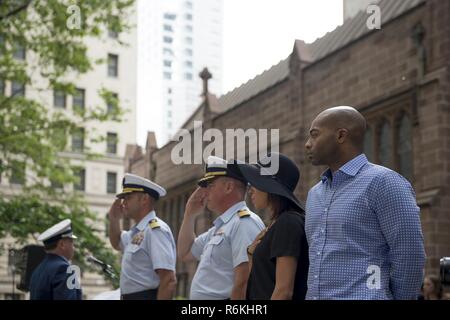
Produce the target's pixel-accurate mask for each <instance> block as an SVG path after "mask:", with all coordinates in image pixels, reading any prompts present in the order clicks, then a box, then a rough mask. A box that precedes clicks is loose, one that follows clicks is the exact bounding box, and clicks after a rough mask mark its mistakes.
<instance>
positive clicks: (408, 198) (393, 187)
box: [305, 154, 425, 300]
mask: <svg viewBox="0 0 450 320" xmlns="http://www.w3.org/2000/svg"><path fill="white" fill-rule="evenodd" d="M305 229H306V236H307V239H308V243H309V260H310V267H309V274H308V293H307V299H314V300H316V299H416V298H417V295H418V293H419V290H420V286H421V284H422V278H423V268H424V264H425V251H424V244H423V235H422V230H421V224H420V217H419V208H418V207H417V205H416V200H415V194H414V191H413V189H412V187H411V185H410V184H409V182H408V181H407V180H406V179H405V178H403V177H402V176H401V175H399V174H398V173H396V172H394V171H392V170H389V169H387V168H385V167H382V166H378V165H374V164H372V163H369V162H368V161H367V158H366V156H365V155H364V154H361V155H359V156H357V157H356V158H354V159H352V160H351V161H349V162H347V163H346V164H345V165H344V166H342V167H341V168H340V169H339V170H338V171H336V172H335V173H332V172H331V171H330V170H329V169H328V170H327V171H325V172H324V174H323V175H322V180H321V181H320V182H319V183H318V184H316V185H315V186H314V187H313V188H312V189H311V190H310V191H309V194H308V200H307V203H306V226H305Z"/></svg>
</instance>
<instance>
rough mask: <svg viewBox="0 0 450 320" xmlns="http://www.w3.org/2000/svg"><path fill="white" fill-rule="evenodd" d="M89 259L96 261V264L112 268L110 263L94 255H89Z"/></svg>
mask: <svg viewBox="0 0 450 320" xmlns="http://www.w3.org/2000/svg"><path fill="white" fill-rule="evenodd" d="M87 261H89V262H93V263H95V264H98V265H99V266H102V267H103V268H108V269H109V268H111V266H110V265H109V264H106V263H104V262H103V261H101V260H98V259H97V258H96V257H94V256H88V257H87Z"/></svg>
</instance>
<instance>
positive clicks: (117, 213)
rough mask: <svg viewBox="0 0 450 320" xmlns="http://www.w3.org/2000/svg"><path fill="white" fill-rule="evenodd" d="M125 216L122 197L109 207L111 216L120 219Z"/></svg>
mask: <svg viewBox="0 0 450 320" xmlns="http://www.w3.org/2000/svg"><path fill="white" fill-rule="evenodd" d="M122 217H123V204H122V200H121V199H116V200H115V201H114V202H113V204H112V206H111V208H110V209H109V218H110V219H115V220H119V219H121V218H122Z"/></svg>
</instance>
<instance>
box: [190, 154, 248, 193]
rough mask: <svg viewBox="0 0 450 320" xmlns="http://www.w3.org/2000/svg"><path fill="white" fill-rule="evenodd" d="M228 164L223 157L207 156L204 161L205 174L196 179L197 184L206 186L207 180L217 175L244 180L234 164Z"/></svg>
mask: <svg viewBox="0 0 450 320" xmlns="http://www.w3.org/2000/svg"><path fill="white" fill-rule="evenodd" d="M230 164H231V163H230ZM230 164H229V163H228V161H226V160H225V159H222V158H219V157H216V156H209V157H208V160H207V162H206V169H205V175H204V176H203V177H202V178H201V179H200V180H199V181H198V185H199V186H200V187H202V188H206V187H207V186H208V182H209V181H210V180H212V179H214V178H217V177H230V178H234V179H237V180H240V181H243V182H245V180H244V177H243V176H242V174H241V173H240V171H239V170H238V169H237V168H236V166H231V165H230Z"/></svg>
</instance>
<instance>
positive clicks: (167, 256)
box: [109, 173, 176, 300]
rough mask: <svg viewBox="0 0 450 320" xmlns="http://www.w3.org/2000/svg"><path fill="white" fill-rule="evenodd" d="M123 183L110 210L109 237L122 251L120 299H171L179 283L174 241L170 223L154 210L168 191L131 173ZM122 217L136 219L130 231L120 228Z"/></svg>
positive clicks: (114, 245)
mask: <svg viewBox="0 0 450 320" xmlns="http://www.w3.org/2000/svg"><path fill="white" fill-rule="evenodd" d="M122 185H123V191H122V193H120V194H118V195H117V198H118V199H116V200H115V201H114V203H113V205H112V206H111V209H110V211H109V220H110V221H109V240H110V242H111V245H112V246H113V247H114V248H115V249H116V250H120V251H122V253H123V257H122V270H121V274H120V291H121V299H122V300H166V299H172V297H173V294H174V291H175V285H176V276H175V263H176V253H175V250H176V249H175V241H174V239H173V235H172V231H171V230H170V228H169V226H168V225H167V224H166V223H165V222H164V221H162V220H161V219H160V218H158V217H157V216H156V213H155V210H154V206H155V202H156V201H157V200H158V199H159V198H160V197H163V196H165V195H166V190H165V189H164V188H163V187H161V186H159V185H157V184H156V183H154V182H152V181H150V180H148V179H144V178H142V177H139V176H137V175H133V174H128V173H127V174H125V177H124V179H123V182H122ZM123 216H126V217H127V218H131V219H133V220H134V221H135V222H136V225H135V226H134V227H132V228H131V229H130V230H129V231H121V228H120V219H121V218H122V217H123Z"/></svg>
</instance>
